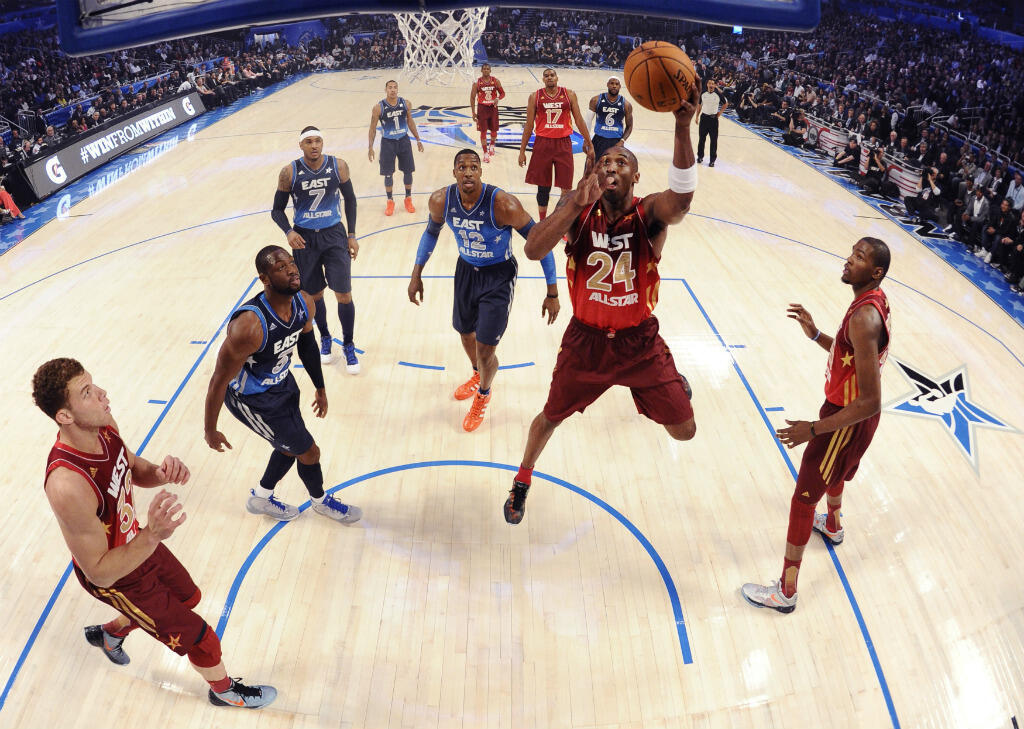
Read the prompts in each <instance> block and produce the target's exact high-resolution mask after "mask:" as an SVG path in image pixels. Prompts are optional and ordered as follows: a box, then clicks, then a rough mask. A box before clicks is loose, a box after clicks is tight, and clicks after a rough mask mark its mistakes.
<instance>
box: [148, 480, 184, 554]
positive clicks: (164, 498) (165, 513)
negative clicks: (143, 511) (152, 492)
mask: <svg viewBox="0 0 1024 729" xmlns="http://www.w3.org/2000/svg"><path fill="white" fill-rule="evenodd" d="M175 517H177V518H175ZM184 523H185V512H184V511H182V506H181V504H180V503H178V497H177V496H175V495H174V494H172V493H171V492H170V491H164V490H163V489H160V493H158V494H157V495H156V496H155V497H154V498H153V501H152V502H151V503H150V504H149V520H148V521H147V522H146V528H147V529H149V531H151V532H152V533H153V536H155V537H156V538H157V539H158V540H160V541H161V542H162V541H164V540H165V539H167V538H168V537H169V536H171V535H172V534H174V530H175V529H177V528H178V527H180V526H181V525H182V524H184Z"/></svg>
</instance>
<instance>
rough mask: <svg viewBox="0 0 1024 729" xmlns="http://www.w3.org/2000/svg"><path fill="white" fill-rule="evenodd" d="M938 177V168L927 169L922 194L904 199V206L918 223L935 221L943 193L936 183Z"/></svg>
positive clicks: (923, 176)
mask: <svg viewBox="0 0 1024 729" xmlns="http://www.w3.org/2000/svg"><path fill="white" fill-rule="evenodd" d="M938 175H939V170H938V169H937V168H935V167H929V168H927V169H926V170H925V173H924V175H922V179H921V192H920V193H919V194H918V195H917V196H916V197H910V196H909V195H908V196H907V197H905V198H904V199H903V204H904V205H906V206H907V212H908V213H909V214H910V215H911V216H912V217H914V218H916V219H917V222H918V223H923V222H924V221H925V220H934V219H935V213H936V211H937V206H938V202H939V195H940V194H941V193H942V190H941V189H940V188H939V186H938V184H937V183H936V181H935V179H936V178H937V177H938Z"/></svg>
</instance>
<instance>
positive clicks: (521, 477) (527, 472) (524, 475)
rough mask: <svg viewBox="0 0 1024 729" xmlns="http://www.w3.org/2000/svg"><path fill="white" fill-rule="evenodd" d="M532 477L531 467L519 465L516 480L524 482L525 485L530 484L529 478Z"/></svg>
mask: <svg viewBox="0 0 1024 729" xmlns="http://www.w3.org/2000/svg"><path fill="white" fill-rule="evenodd" d="M531 478H533V469H532V468H527V467H526V466H520V467H519V473H517V474H516V481H519V482H520V483H525V484H526V485H527V486H529V485H530V479H531Z"/></svg>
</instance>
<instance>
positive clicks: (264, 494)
mask: <svg viewBox="0 0 1024 729" xmlns="http://www.w3.org/2000/svg"><path fill="white" fill-rule="evenodd" d="M253 493H254V494H256V495H257V496H259V497H260V498H261V499H269V498H270V497H271V496H273V495H274V489H265V488H263V487H262V486H257V487H256V488H254V489H253Z"/></svg>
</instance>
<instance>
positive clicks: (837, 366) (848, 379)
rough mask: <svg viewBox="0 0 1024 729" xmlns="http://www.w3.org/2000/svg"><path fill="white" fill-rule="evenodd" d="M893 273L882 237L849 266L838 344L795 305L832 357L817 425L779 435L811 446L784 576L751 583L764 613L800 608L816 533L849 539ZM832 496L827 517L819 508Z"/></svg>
mask: <svg viewBox="0 0 1024 729" xmlns="http://www.w3.org/2000/svg"><path fill="white" fill-rule="evenodd" d="M888 270H889V247H888V246H887V245H886V244H885V243H884V242H882V241H880V240H878V239H877V238H861V239H860V240H859V241H857V243H856V244H854V246H853V251H852V252H851V253H850V256H849V257H848V258H847V259H846V265H844V266H843V276H842V281H843V283H846V284H850V286H851V287H852V288H853V303H852V304H850V308H849V309H847V310H846V316H844V317H843V323H842V324H840V326H839V331H838V332H837V333H836V336H835V338H834V339H833V338H832V337H830V336H828V335H827V334H825V333H823V332H822V331H821V330H820V329H818V328H817V327H816V326H814V319H812V318H811V315H810V314H809V313H808V312H807V310H806V309H804V307H802V306H801V305H800V304H790V307H789V309H788V311H789V318H790V319H795V320H796V321H797V322H799V323H800V326H801V327H802V328H803V330H804V334H806V335H807V337H808V338H809V339H810V340H811V341H814V342H817V343H818V346H819V347H821V348H822V349H825V350H827V351H828V370H827V371H826V373H825V403H824V404H823V405H822V406H821V410H820V411H819V412H818V420H815V421H813V422H809V421H806V420H787V421H786V423H788V425H789V427H786V428H781V429H780V430H779V431H778V437H779V440H780V441H782V443H783V444H785V445H786V447H788V448H792V447H794V446H797V445H800V444H801V443H807V448H805V449H804V456H803V459H802V460H801V462H800V473H799V474H798V475H797V479H796V489H795V490H794V492H793V499H792V501H791V502H790V506H789V531H788V532H787V534H786V555H785V558H784V559H783V562H782V577H781V578H780V579H779V580H777V581H775V582H773V583H772V584H770V585H758V584H753V583H747V584H746V585H744V586H743V597H744V598H746V600H747V601H748V602H750V603H751V604H752V605H755V606H757V607H767V608H772V609H773V610H778V611H779V612H780V613H791V612H793V611H794V610H795V609H796V581H797V576H798V575H799V572H800V563H801V561H802V560H803V555H804V547H806V546H807V542H808V540H809V539H810V538H811V530H812V529H813V530H816V531H818V532H820V533H821V534H822V535H823V536H824V538H825V539H827V540H828V541H829V542H831V543H832V544H833V545H835V544H839V543H840V542H842V541H843V537H844V536H845V532H844V530H843V527H842V525H841V524H840V522H839V510H840V508H842V505H843V487H844V485H845V483H846V482H847V481H849V480H850V479H851V478H853V476H854V474H856V473H857V467H858V466H859V465H860V459H861V458H862V457H863V456H864V452H865V451H867V449H868V446H869V445H870V444H871V439H872V437H873V436H874V434H875V428H877V427H878V418H879V414H880V411H881V409H882V405H881V402H882V377H881V370H882V365H883V364H885V359H886V357H887V356H888V354H889V341H890V334H891V331H890V326H889V319H890V317H889V300H888V299H887V298H886V296H885V292H883V291H882V289H881V288H879V287H880V286H881V283H882V279H883V278H885V274H886V273H887V272H888ZM825 494H828V513H827V514H816V513H815V511H814V507H815V506H816V505H817V504H818V502H819V501H821V497H822V496H824V495H825Z"/></svg>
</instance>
